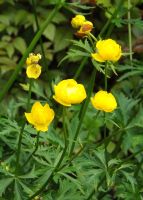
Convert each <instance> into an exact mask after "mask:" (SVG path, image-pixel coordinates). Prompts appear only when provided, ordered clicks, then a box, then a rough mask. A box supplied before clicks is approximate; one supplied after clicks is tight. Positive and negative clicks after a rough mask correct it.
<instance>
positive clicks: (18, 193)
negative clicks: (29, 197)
mask: <svg viewBox="0 0 143 200" xmlns="http://www.w3.org/2000/svg"><path fill="white" fill-rule="evenodd" d="M22 196H23V195H22V190H21V185H20V184H19V182H18V180H16V179H15V184H14V200H22Z"/></svg>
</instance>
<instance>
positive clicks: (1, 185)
mask: <svg viewBox="0 0 143 200" xmlns="http://www.w3.org/2000/svg"><path fill="white" fill-rule="evenodd" d="M13 180H14V179H13V178H5V179H1V180H0V197H2V194H3V193H4V192H5V190H6V188H7V187H8V186H9V185H10V184H11V183H12V182H13Z"/></svg>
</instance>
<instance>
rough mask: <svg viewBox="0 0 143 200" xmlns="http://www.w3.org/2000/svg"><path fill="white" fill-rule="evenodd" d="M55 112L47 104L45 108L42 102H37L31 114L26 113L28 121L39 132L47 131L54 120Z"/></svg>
mask: <svg viewBox="0 0 143 200" xmlns="http://www.w3.org/2000/svg"><path fill="white" fill-rule="evenodd" d="M54 115H55V114H54V111H53V109H51V108H50V107H49V105H48V104H47V103H46V104H45V105H44V106H42V105H41V103H40V102H35V103H34V104H33V106H32V109H31V112H30V113H25V117H26V119H27V121H28V122H29V123H30V124H32V125H33V126H34V128H35V129H36V130H37V131H43V132H45V131H47V130H48V126H49V125H50V123H51V122H52V120H53V119H54Z"/></svg>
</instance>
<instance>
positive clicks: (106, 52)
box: [91, 39, 122, 62]
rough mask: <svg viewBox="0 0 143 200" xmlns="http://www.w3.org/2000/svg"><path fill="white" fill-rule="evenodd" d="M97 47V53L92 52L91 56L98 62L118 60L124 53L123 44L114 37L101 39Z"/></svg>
mask: <svg viewBox="0 0 143 200" xmlns="http://www.w3.org/2000/svg"><path fill="white" fill-rule="evenodd" d="M96 48H97V53H92V54H91V56H92V58H93V59H95V60H96V61H98V62H105V61H113V62H116V61H118V60H119V59H120V57H121V55H122V51H121V46H120V45H119V44H117V43H116V41H114V40H112V39H107V40H99V41H98V42H97V43H96Z"/></svg>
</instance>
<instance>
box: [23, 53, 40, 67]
mask: <svg viewBox="0 0 143 200" xmlns="http://www.w3.org/2000/svg"><path fill="white" fill-rule="evenodd" d="M40 59H41V55H40V54H39V53H38V54H34V53H30V54H29V57H28V58H27V59H26V65H27V66H28V65H32V64H37V63H38V62H39V60H40Z"/></svg>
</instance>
